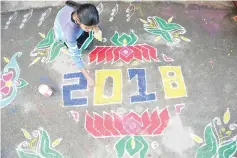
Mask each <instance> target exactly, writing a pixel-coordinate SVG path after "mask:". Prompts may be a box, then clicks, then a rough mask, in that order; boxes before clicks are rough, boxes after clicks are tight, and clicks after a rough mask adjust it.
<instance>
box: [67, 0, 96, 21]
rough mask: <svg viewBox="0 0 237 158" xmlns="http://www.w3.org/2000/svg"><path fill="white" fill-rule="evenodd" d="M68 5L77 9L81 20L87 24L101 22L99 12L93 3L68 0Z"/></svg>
mask: <svg viewBox="0 0 237 158" xmlns="http://www.w3.org/2000/svg"><path fill="white" fill-rule="evenodd" d="M65 4H66V5H68V6H70V7H73V8H75V9H76V13H77V16H78V17H79V19H80V22H81V23H82V24H84V25H86V26H93V25H97V24H98V23H99V13H98V10H97V9H96V7H95V6H94V5H93V4H90V3H85V4H79V3H77V2H73V1H66V2H65Z"/></svg>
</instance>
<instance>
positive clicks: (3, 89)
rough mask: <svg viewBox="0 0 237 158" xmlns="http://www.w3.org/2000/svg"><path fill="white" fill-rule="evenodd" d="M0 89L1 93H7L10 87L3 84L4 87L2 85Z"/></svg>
mask: <svg viewBox="0 0 237 158" xmlns="http://www.w3.org/2000/svg"><path fill="white" fill-rule="evenodd" d="M0 91H1V93H2V94H4V95H8V94H9V92H10V88H9V87H7V86H5V87H3V88H2V89H1V90H0Z"/></svg>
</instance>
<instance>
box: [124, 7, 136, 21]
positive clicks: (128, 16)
mask: <svg viewBox="0 0 237 158" xmlns="http://www.w3.org/2000/svg"><path fill="white" fill-rule="evenodd" d="M130 8H132V9H130ZM135 11H136V7H135V6H134V5H133V4H132V3H130V4H129V7H128V8H127V9H126V13H127V14H126V17H127V20H126V21H127V22H129V21H130V19H131V17H132V16H133V14H134V13H135ZM131 12H132V14H130V13H131Z"/></svg>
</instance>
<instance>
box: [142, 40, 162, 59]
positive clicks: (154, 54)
mask: <svg viewBox="0 0 237 158" xmlns="http://www.w3.org/2000/svg"><path fill="white" fill-rule="evenodd" d="M142 46H143V47H145V48H147V49H148V50H149V55H150V57H151V58H152V59H153V60H155V61H159V59H158V57H157V50H156V49H155V48H153V47H152V46H150V45H148V44H143V45H142Z"/></svg>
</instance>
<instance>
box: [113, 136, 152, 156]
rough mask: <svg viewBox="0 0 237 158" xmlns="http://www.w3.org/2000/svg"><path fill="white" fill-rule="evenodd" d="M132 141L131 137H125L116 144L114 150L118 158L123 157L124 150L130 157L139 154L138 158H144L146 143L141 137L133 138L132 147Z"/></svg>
mask: <svg viewBox="0 0 237 158" xmlns="http://www.w3.org/2000/svg"><path fill="white" fill-rule="evenodd" d="M132 139H133V138H132V136H125V137H123V138H122V139H120V140H119V141H118V142H117V143H116V145H115V149H116V152H117V156H118V158H122V157H123V156H124V153H125V149H126V152H127V153H128V154H129V155H130V156H134V155H135V154H136V153H138V152H140V153H139V155H140V158H145V157H146V153H147V151H148V143H147V142H146V141H145V140H144V138H143V137H142V136H134V141H135V146H134V147H133V146H132Z"/></svg>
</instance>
